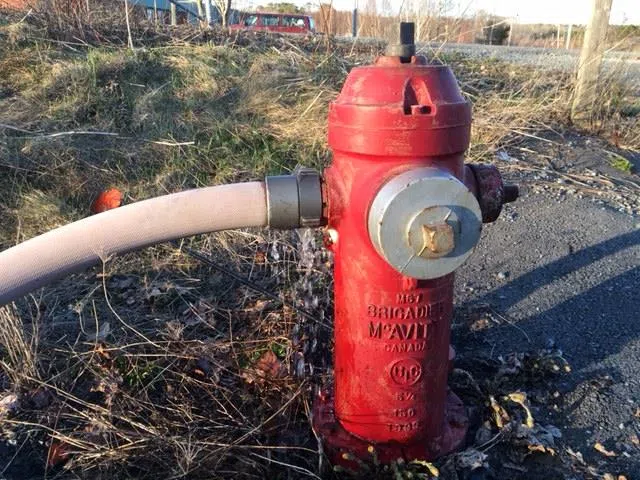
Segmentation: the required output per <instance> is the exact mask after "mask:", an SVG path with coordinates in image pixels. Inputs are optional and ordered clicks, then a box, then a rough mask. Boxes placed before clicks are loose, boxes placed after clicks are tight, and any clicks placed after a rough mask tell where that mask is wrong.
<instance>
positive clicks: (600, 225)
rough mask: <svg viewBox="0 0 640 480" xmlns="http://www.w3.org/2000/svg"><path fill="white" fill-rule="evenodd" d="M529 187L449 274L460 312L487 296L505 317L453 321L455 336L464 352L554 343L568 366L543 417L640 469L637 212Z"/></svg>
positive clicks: (572, 438)
mask: <svg viewBox="0 0 640 480" xmlns="http://www.w3.org/2000/svg"><path fill="white" fill-rule="evenodd" d="M635 178H637V177H635ZM529 181H530V179H526V178H524V179H520V180H519V182H520V183H522V184H524V186H527V183H529ZM529 187H530V188H529V194H527V195H525V196H523V197H522V198H520V199H519V200H518V201H517V202H516V203H514V204H510V205H507V206H506V207H507V208H506V209H505V211H504V212H503V214H502V216H501V219H499V220H498V221H497V222H496V223H494V224H492V225H487V226H486V227H485V229H484V232H483V238H482V242H481V244H480V246H479V248H478V249H477V251H476V252H475V253H474V256H473V257H472V258H471V260H470V262H469V264H467V265H466V266H464V267H463V268H461V269H460V270H459V274H458V279H457V292H456V293H457V297H456V299H457V308H458V311H464V310H465V309H467V308H476V307H477V306H478V305H483V304H486V305H489V306H490V308H492V309H495V311H496V312H499V314H500V315H501V316H502V318H503V319H505V321H503V322H500V323H499V324H492V325H491V326H490V327H489V328H486V329H484V330H482V331H478V332H475V333H471V334H470V333H469V329H468V326H467V325H464V324H462V325H458V328H457V329H456V330H455V331H454V332H457V333H455V334H454V344H455V345H456V347H457V349H458V352H459V355H460V357H461V358H464V356H465V355H468V356H473V355H477V354H478V353H479V352H483V353H484V354H486V355H489V356H492V357H493V358H496V357H497V356H498V355H503V354H507V353H510V352H524V351H532V350H538V349H543V348H549V347H550V346H551V345H555V346H556V347H558V348H560V349H562V351H563V352H564V355H565V358H566V359H567V360H568V361H569V363H570V365H571V367H572V370H573V371H572V373H571V374H570V375H567V376H566V377H564V378H563V379H562V380H560V381H559V383H558V385H557V389H558V391H559V392H560V396H559V398H558V402H557V407H556V408H555V409H554V408H548V409H546V410H547V411H546V412H544V414H543V418H542V419H541V420H542V421H544V422H549V423H552V424H555V425H557V426H558V427H560V428H561V429H562V432H563V441H564V442H565V445H566V446H570V447H571V448H572V450H574V451H576V452H582V453H583V454H584V456H585V458H586V459H587V460H590V461H593V462H596V463H598V464H599V465H600V466H601V467H602V468H604V469H605V471H617V472H619V473H625V474H626V475H627V478H640V455H638V445H637V444H635V442H637V436H640V418H639V415H640V413H639V412H640V377H639V376H638V372H640V295H639V294H638V289H639V287H640V217H639V216H638V215H631V214H629V213H627V212H622V211H620V210H619V209H617V208H612V207H611V206H607V205H606V204H604V203H603V202H601V201H599V200H597V199H596V198H589V197H588V196H583V195H579V194H571V195H561V196H560V197H559V196H558V195H557V194H556V193H551V191H550V190H545V189H539V188H531V185H529ZM638 193H640V192H638ZM544 415H548V417H547V418H544ZM634 437H635V439H636V440H635V441H634V440H633V438H634ZM596 442H600V443H602V444H605V445H607V446H608V447H609V448H611V449H612V450H614V451H615V452H617V456H616V457H611V458H606V457H604V456H603V455H601V454H599V453H597V452H595V450H594V444H595V443H596ZM625 452H626V453H625ZM575 478H582V477H579V476H578V477H575Z"/></svg>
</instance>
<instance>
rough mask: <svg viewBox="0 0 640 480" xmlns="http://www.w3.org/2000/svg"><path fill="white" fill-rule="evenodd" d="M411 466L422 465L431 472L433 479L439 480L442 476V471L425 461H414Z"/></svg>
mask: <svg viewBox="0 0 640 480" xmlns="http://www.w3.org/2000/svg"><path fill="white" fill-rule="evenodd" d="M411 464H413V465H421V466H423V467H425V468H426V469H427V470H428V471H429V474H430V475H431V476H432V477H435V478H438V477H439V476H440V470H438V469H437V468H436V466H435V465H434V464H433V463H431V462H426V461H424V460H412V461H411Z"/></svg>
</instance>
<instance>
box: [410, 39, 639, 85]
mask: <svg viewBox="0 0 640 480" xmlns="http://www.w3.org/2000/svg"><path fill="white" fill-rule="evenodd" d="M419 48H421V49H424V50H426V51H434V50H438V49H441V51H443V52H460V53H463V54H465V55H469V56H471V57H476V58H495V59H498V60H502V61H505V62H511V63H515V64H520V65H530V66H534V67H537V68H540V69H548V70H562V71H566V72H572V71H574V70H575V69H576V66H577V64H578V58H579V55H580V51H579V50H565V49H547V48H536V47H507V46H499V45H498V46H496V45H493V46H490V45H478V44H457V43H448V44H445V45H439V44H425V45H420V47H419ZM604 71H605V72H606V73H610V74H615V75H620V77H621V78H623V79H624V80H625V81H627V82H628V83H629V85H630V86H632V87H633V88H634V90H636V91H637V92H639V93H640V54H638V53H631V52H608V53H607V54H606V55H605V60H604Z"/></svg>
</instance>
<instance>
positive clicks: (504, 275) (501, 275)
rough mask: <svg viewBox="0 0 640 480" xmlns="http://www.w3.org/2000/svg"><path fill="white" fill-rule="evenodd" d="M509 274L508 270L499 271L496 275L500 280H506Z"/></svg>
mask: <svg viewBox="0 0 640 480" xmlns="http://www.w3.org/2000/svg"><path fill="white" fill-rule="evenodd" d="M508 276H509V273H508V272H498V275H496V277H498V280H506V279H507V277H508Z"/></svg>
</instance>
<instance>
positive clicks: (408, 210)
mask: <svg viewBox="0 0 640 480" xmlns="http://www.w3.org/2000/svg"><path fill="white" fill-rule="evenodd" d="M368 227H369V236H370V238H371V241H372V243H373V245H374V246H375V248H376V250H377V251H378V253H380V255H381V256H382V257H383V258H384V259H385V260H386V261H387V262H388V263H389V264H390V265H391V266H392V267H393V268H394V269H395V270H397V271H398V272H400V273H402V274H403V275H405V276H407V277H412V278H418V279H431V278H439V277H442V276H444V275H447V274H449V273H451V272H453V271H454V270H455V269H457V268H458V267H459V266H461V265H462V263H464V261H465V260H466V259H467V258H468V257H469V255H471V253H472V252H473V249H474V247H475V246H476V245H477V243H478V241H479V240H480V232H481V230H482V214H481V212H480V206H479V205H478V201H477V200H476V198H475V196H474V195H473V193H471V192H470V191H469V189H468V188H467V187H466V186H465V185H464V184H463V183H462V182H461V181H460V180H458V179H457V178H455V177H454V176H452V175H451V174H449V173H447V172H444V171H442V170H439V169H436V168H430V167H427V168H416V169H413V170H409V171H406V172H404V173H402V174H400V175H398V176H396V177H393V178H392V179H391V180H389V181H388V182H387V183H386V184H385V185H384V186H383V187H382V188H381V189H380V191H379V192H378V194H377V195H376V198H375V199H374V201H373V204H372V205H371V208H370V210H369V218H368Z"/></svg>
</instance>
